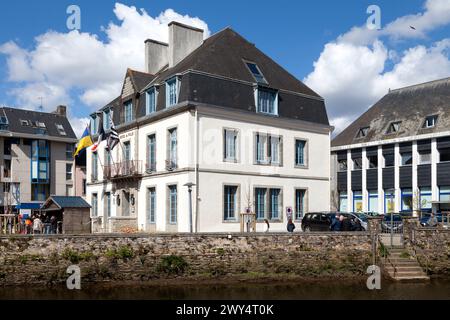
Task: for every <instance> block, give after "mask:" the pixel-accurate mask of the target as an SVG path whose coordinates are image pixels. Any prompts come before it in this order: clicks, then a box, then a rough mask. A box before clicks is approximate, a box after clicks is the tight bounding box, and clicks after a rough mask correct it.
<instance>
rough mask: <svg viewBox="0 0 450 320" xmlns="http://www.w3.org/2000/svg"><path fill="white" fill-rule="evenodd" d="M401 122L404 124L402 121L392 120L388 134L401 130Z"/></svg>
mask: <svg viewBox="0 0 450 320" xmlns="http://www.w3.org/2000/svg"><path fill="white" fill-rule="evenodd" d="M401 124H402V122H401V121H397V122H392V123H391V124H390V125H389V128H388V131H387V134H392V133H397V132H399V131H400V125H401Z"/></svg>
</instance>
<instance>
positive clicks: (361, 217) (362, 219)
mask: <svg viewBox="0 0 450 320" xmlns="http://www.w3.org/2000/svg"><path fill="white" fill-rule="evenodd" d="M342 215H343V216H344V217H346V218H349V219H351V220H352V221H353V224H354V225H355V224H356V221H358V222H359V224H360V225H361V228H359V230H358V229H355V230H354V231H367V230H368V226H367V223H368V220H367V216H366V215H365V214H364V213H358V212H354V213H342Z"/></svg>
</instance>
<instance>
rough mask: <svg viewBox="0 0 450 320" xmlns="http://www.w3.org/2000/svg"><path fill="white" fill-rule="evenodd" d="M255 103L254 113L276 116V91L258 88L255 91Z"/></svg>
mask: <svg viewBox="0 0 450 320" xmlns="http://www.w3.org/2000/svg"><path fill="white" fill-rule="evenodd" d="M256 102H257V105H256V112H258V113H264V114H269V115H273V116H277V115H278V91H276V90H273V89H269V88H262V87H258V88H257V89H256Z"/></svg>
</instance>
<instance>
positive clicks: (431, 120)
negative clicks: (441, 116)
mask: <svg viewBox="0 0 450 320" xmlns="http://www.w3.org/2000/svg"><path fill="white" fill-rule="evenodd" d="M437 119H438V116H429V117H427V118H426V119H425V123H424V124H423V128H425V129H430V128H434V127H435V126H436V123H437Z"/></svg>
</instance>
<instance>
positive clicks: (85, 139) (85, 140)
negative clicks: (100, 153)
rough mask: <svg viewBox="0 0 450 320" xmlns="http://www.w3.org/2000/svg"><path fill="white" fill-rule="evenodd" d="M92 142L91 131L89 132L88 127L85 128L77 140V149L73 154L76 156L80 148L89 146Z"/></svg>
mask: <svg viewBox="0 0 450 320" xmlns="http://www.w3.org/2000/svg"><path fill="white" fill-rule="evenodd" d="M93 144H94V143H93V142H92V138H91V133H90V132H89V127H87V128H86V130H85V131H84V133H83V135H82V136H81V139H80V141H78V145H77V150H76V151H75V153H74V154H73V156H74V157H76V156H77V155H78V154H79V153H80V152H81V151H82V150H84V149H86V148H89V147H90V146H92V145H93Z"/></svg>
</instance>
